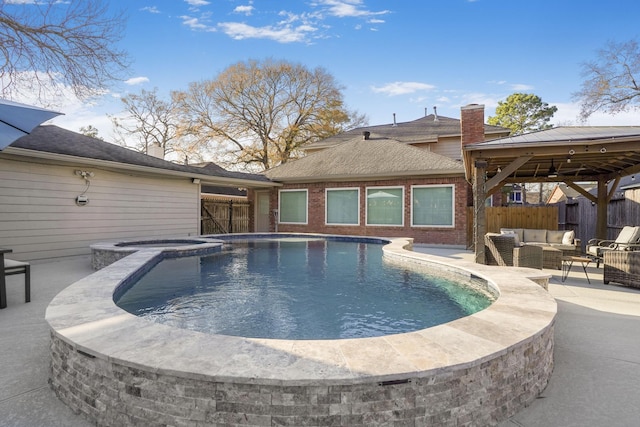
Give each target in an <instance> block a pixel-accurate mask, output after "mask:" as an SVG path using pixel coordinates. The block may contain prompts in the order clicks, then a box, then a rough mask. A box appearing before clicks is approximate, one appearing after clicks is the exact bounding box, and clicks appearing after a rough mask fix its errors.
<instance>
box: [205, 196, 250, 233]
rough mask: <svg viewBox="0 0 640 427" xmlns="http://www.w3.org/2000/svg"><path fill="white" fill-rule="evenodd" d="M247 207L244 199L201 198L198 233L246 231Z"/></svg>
mask: <svg viewBox="0 0 640 427" xmlns="http://www.w3.org/2000/svg"><path fill="white" fill-rule="evenodd" d="M249 209H250V203H249V202H248V201H246V200H233V199H202V200H201V201H200V218H201V221H200V224H201V225H200V234H203V235H206V234H229V233H248V232H249Z"/></svg>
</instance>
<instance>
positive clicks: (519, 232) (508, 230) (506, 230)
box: [500, 228, 524, 242]
mask: <svg viewBox="0 0 640 427" xmlns="http://www.w3.org/2000/svg"><path fill="white" fill-rule="evenodd" d="M522 231H523V230H522V228H501V229H500V233H501V234H513V233H515V234H517V235H518V240H519V241H521V242H522V241H524V236H523V233H522Z"/></svg>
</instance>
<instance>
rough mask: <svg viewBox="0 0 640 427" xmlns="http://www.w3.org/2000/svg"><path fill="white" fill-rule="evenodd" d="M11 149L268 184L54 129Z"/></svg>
mask: <svg viewBox="0 0 640 427" xmlns="http://www.w3.org/2000/svg"><path fill="white" fill-rule="evenodd" d="M10 147H13V148H22V149H25V150H34V151H40V152H45V153H53V154H60V155H65V156H73V157H81V158H87V159H94V160H102V161H107V162H113V163H121V164H127V165H133V166H143V167H149V168H155V169H159V170H160V171H162V170H165V171H175V172H184V173H190V174H197V175H210V176H215V177H223V178H235V179H243V180H247V179H248V180H254V181H265V178H264V176H262V175H258V174H249V173H244V172H233V171H227V170H226V169H223V168H221V167H219V166H217V165H216V166H215V167H212V166H211V167H205V168H202V167H197V166H189V165H181V164H178V163H173V162H169V161H167V160H163V159H159V158H157V157H153V156H148V155H146V154H143V153H139V152H137V151H133V150H131V149H128V148H125V147H121V146H119V145H115V144H111V143H109V142H106V141H103V140H101V139H97V138H92V137H89V136H86V135H82V134H80V133H77V132H73V131H70V130H67V129H63V128H60V127H58V126H54V125H42V126H38V127H36V128H35V129H34V130H33V131H32V132H31V133H30V134H28V135H25V136H23V137H21V138H19V139H17V140H16V141H14V142H13V143H12V144H11V145H10Z"/></svg>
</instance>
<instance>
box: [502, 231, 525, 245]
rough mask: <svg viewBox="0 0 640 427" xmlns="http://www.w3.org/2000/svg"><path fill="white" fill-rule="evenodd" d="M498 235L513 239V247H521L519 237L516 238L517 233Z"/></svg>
mask: <svg viewBox="0 0 640 427" xmlns="http://www.w3.org/2000/svg"><path fill="white" fill-rule="evenodd" d="M500 235H501V236H509V237H513V244H514V245H515V246H521V242H520V236H518V233H500Z"/></svg>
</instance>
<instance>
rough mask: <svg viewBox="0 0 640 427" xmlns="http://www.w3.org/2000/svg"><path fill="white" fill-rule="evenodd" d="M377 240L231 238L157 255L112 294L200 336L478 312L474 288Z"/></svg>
mask: <svg viewBox="0 0 640 427" xmlns="http://www.w3.org/2000/svg"><path fill="white" fill-rule="evenodd" d="M382 246H383V244H382V243H373V242H367V241H356V240H344V239H343V240H338V239H329V238H322V239H319V238H308V239H302V238H281V239H273V238H270V239H253V240H238V239H236V240H233V241H231V242H230V243H229V244H227V245H225V246H224V247H223V250H222V251H221V252H218V253H215V254H210V255H207V256H198V257H180V258H170V259H165V260H163V261H161V262H160V263H159V264H157V265H156V266H155V267H153V269H152V270H150V271H149V272H147V273H146V274H145V275H144V276H143V277H141V278H140V279H139V280H138V281H137V282H135V283H132V284H131V285H130V286H128V287H127V288H126V289H123V290H122V291H121V292H118V293H117V294H116V296H115V301H116V304H117V305H118V306H119V307H121V308H123V309H124V310H126V311H128V312H130V313H132V314H135V315H137V316H142V317H144V318H147V319H151V320H153V321H156V322H159V323H162V324H166V325H170V326H175V327H178V328H184V329H191V330H195V331H200V332H206V333H216V334H224V335H234V336H241V337H250V338H272V339H345V338H365V337H377V336H384V335H391V334H399V333H405V332H411V331H416V330H420V329H425V328H429V327H431V326H435V325H438V324H442V323H446V322H450V321H452V320H455V319H459V318H461V317H464V316H468V315H470V314H473V313H476V312H478V311H480V310H483V309H485V308H486V307H488V306H489V304H490V303H491V302H492V300H493V299H494V298H493V296H492V295H490V294H488V293H487V292H486V291H482V290H481V289H479V288H471V287H469V286H466V285H462V284H459V283H456V282H455V281H453V280H451V279H446V278H443V277H438V276H436V275H433V274H426V273H424V272H420V271H416V270H415V269H410V268H406V267H400V266H397V265H394V264H391V263H389V262H385V260H384V259H383V252H382Z"/></svg>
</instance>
